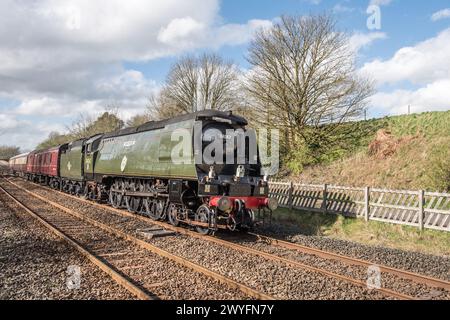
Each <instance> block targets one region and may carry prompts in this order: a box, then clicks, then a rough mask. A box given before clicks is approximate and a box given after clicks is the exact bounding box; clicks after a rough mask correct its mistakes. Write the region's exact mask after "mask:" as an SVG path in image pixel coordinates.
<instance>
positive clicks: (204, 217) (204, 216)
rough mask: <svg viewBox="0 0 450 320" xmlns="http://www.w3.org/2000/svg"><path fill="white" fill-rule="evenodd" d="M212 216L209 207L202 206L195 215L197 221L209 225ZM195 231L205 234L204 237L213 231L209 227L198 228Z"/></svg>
mask: <svg viewBox="0 0 450 320" xmlns="http://www.w3.org/2000/svg"><path fill="white" fill-rule="evenodd" d="M210 216H211V210H210V209H209V208H208V206H206V205H202V206H200V207H199V208H198V209H197V212H196V213H195V221H197V222H203V223H208V222H209V217H210ZM195 230H196V231H197V232H198V233H200V234H203V235H207V234H209V233H210V232H211V230H210V229H209V228H208V227H200V226H196V227H195Z"/></svg>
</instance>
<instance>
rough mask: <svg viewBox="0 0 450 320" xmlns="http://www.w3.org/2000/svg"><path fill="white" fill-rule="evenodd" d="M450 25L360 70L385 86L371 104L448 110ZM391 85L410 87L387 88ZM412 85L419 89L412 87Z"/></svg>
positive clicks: (399, 109)
mask: <svg viewBox="0 0 450 320" xmlns="http://www.w3.org/2000/svg"><path fill="white" fill-rule="evenodd" d="M449 56H450V28H449V29H446V30H444V31H442V32H441V33H439V34H438V35H437V36H436V37H433V38H430V39H428V40H426V41H422V42H420V43H418V44H416V45H414V46H411V47H404V48H401V49H399V50H398V51H397V52H396V53H395V54H394V55H393V57H392V58H390V59H387V60H379V59H376V60H374V61H372V62H369V63H366V64H365V65H364V66H363V67H362V68H361V70H360V71H361V73H363V74H365V75H368V76H370V77H372V78H373V79H374V80H375V82H376V84H377V85H378V87H379V88H382V87H383V88H384V91H380V92H379V93H377V94H375V95H374V96H373V97H372V99H371V105H372V107H373V108H375V109H379V110H381V111H382V112H383V113H388V114H400V113H405V112H406V110H407V106H408V105H411V108H412V111H414V112H422V111H432V110H448V109H449V108H450V90H449V89H450V64H449V63H448V57H449ZM388 85H394V86H395V87H397V88H401V87H402V86H404V85H407V86H408V87H407V89H396V90H393V91H388V89H386V88H387V87H386V86H388ZM411 87H416V88H417V89H415V90H412V89H410V88H411Z"/></svg>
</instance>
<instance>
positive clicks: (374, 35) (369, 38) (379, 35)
mask: <svg viewBox="0 0 450 320" xmlns="http://www.w3.org/2000/svg"><path fill="white" fill-rule="evenodd" d="M386 38H387V35H386V34H385V33H384V32H370V33H362V32H355V33H354V34H353V35H352V36H351V37H350V39H349V41H350V48H351V49H352V50H354V51H355V52H358V51H359V50H361V49H362V48H364V47H368V46H370V45H371V44H372V43H373V42H374V41H376V40H380V39H386Z"/></svg>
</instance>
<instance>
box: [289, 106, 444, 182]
mask: <svg viewBox="0 0 450 320" xmlns="http://www.w3.org/2000/svg"><path fill="white" fill-rule="evenodd" d="M368 141H369V143H368V144H367V145H366V147H364V148H361V149H359V150H357V151H356V152H354V153H353V154H351V155H349V156H347V157H345V158H343V159H340V160H336V161H334V162H332V163H330V164H325V165H317V166H314V167H309V168H306V169H305V170H304V171H303V172H302V173H301V174H300V175H299V176H297V177H294V179H295V180H299V181H301V182H304V183H317V184H319V183H320V184H322V183H329V184H338V185H346V186H355V187H364V186H372V187H381V188H393V189H426V190H432V191H447V190H445V189H447V188H448V185H449V184H450V181H448V172H450V151H449V150H450V112H444V113H439V112H436V113H427V114H423V115H414V116H403V117H396V118H391V119H390V120H389V125H388V129H384V130H380V131H378V133H377V134H375V135H374V136H372V138H371V139H368ZM446 167H448V168H449V169H448V172H447V171H446V169H445V168H446ZM437 168H440V169H437Z"/></svg>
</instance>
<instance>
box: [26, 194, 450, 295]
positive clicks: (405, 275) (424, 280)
mask: <svg viewBox="0 0 450 320" xmlns="http://www.w3.org/2000/svg"><path fill="white" fill-rule="evenodd" d="M18 187H19V186H18ZM27 192H29V193H30V194H32V195H34V196H36V194H34V193H32V192H30V191H28V190H27ZM62 194H63V195H65V196H67V197H71V198H73V199H76V200H78V201H82V202H85V203H88V204H90V205H92V206H96V207H99V208H102V209H107V210H109V211H112V212H115V213H119V214H120V215H122V216H127V217H132V218H137V219H140V220H142V221H145V222H146V223H149V224H152V225H158V226H161V227H164V228H166V229H169V230H172V231H175V232H177V233H180V234H184V235H188V236H191V237H194V238H198V239H203V240H207V241H210V242H214V243H216V244H218V245H221V246H224V247H227V248H231V249H233V250H238V251H240V252H243V253H246V254H251V255H257V256H259V257H262V258H264V259H267V260H271V261H278V262H283V263H284V264H286V265H288V266H290V267H293V268H301V269H305V270H309V271H313V272H318V273H320V274H322V275H324V276H327V277H332V278H335V279H339V280H342V281H346V282H350V283H352V284H355V285H358V286H362V287H366V285H367V284H366V282H365V281H362V280H360V279H354V278H352V277H349V276H345V275H342V274H339V273H335V272H330V271H327V270H324V269H321V268H318V267H314V266H311V265H308V264H305V263H302V262H299V261H296V260H293V259H289V258H285V257H280V256H278V255H275V254H271V253H268V252H264V251H261V250H256V249H253V248H250V247H247V246H245V245H242V244H239V243H236V242H234V241H230V240H229V239H228V240H226V239H220V238H217V237H211V236H203V235H200V234H198V233H196V232H193V231H190V230H187V229H184V228H179V227H174V226H172V225H169V224H167V223H164V222H160V221H153V220H149V219H148V218H146V217H141V216H138V215H135V214H132V213H129V212H127V211H124V210H120V209H115V208H111V207H109V206H106V205H102V204H99V203H93V202H91V201H87V200H84V199H80V198H78V197H75V196H71V195H67V194H65V193H62ZM37 196H38V195H37ZM38 197H40V196H38ZM249 236H251V237H253V238H254V239H255V240H258V241H264V242H266V243H268V244H270V245H274V246H277V247H281V248H284V249H288V250H294V251H296V252H300V253H302V254H308V255H315V256H318V257H320V258H323V259H332V260H336V261H339V262H341V263H346V264H348V265H351V266H363V267H369V266H371V265H373V263H371V262H368V261H364V260H360V259H355V258H352V257H347V256H342V255H339V254H336V253H332V252H328V251H323V250H319V249H315V248H310V247H306V246H302V245H299V244H295V243H292V242H287V241H283V240H279V239H274V238H270V237H267V236H263V235H259V234H252V233H251V234H249ZM377 266H378V267H379V269H380V271H381V272H384V273H389V274H391V275H394V276H396V277H399V278H402V279H408V280H411V281H414V282H415V283H421V284H424V285H427V286H431V287H435V288H441V289H444V290H447V291H448V290H449V289H450V283H449V282H447V281H444V280H440V279H435V278H431V277H427V276H423V275H420V274H416V273H412V272H409V271H405V270H400V269H395V268H392V267H389V266H383V265H377ZM376 290H378V291H379V292H381V293H382V294H384V295H386V296H390V297H394V298H396V299H416V298H417V297H414V296H411V295H408V294H404V293H401V292H397V291H394V290H391V289H388V288H378V289H376Z"/></svg>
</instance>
